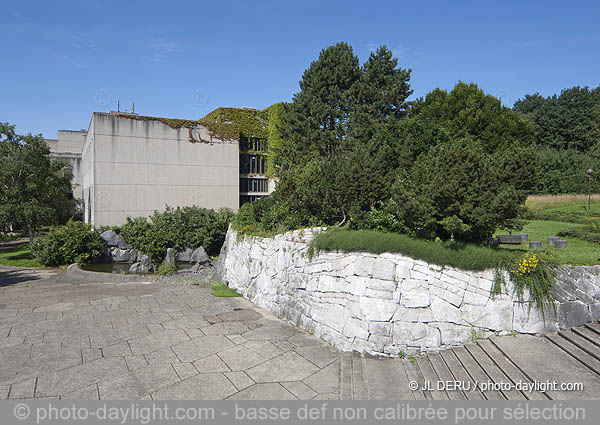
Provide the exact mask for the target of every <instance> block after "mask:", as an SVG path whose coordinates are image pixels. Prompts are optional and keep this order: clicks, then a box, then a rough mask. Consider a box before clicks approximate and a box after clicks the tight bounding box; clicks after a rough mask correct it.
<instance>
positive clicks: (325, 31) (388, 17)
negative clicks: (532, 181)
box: [0, 0, 600, 138]
mask: <svg viewBox="0 0 600 425" xmlns="http://www.w3.org/2000/svg"><path fill="white" fill-rule="evenodd" d="M11 3H12V4H9V3H7V2H4V1H3V2H2V5H1V6H2V7H1V9H0V10H2V18H3V19H2V25H0V47H1V50H0V52H1V57H2V60H1V62H0V121H8V122H10V123H11V124H16V125H17V130H18V132H20V133H28V132H31V133H34V134H37V133H42V134H43V135H44V136H45V137H49V138H54V137H56V130H57V129H82V128H83V129H87V126H88V124H89V119H90V116H91V113H92V112H93V111H108V110H114V109H116V102H117V99H120V101H121V106H122V108H130V105H131V102H132V101H135V105H136V112H138V113H140V114H144V115H155V116H165V117H176V118H188V119H196V118H200V117H202V116H204V115H206V114H207V113H208V112H210V111H211V110H213V109H214V108H216V107H218V106H236V107H237V106H250V107H256V108H264V107H266V106H268V105H270V104H272V103H275V102H278V101H282V100H283V101H288V100H290V99H291V98H292V95H293V94H294V93H295V92H297V91H298V81H299V80H300V79H301V77H302V73H303V71H304V70H305V69H306V68H307V67H308V66H309V65H310V63H311V61H313V60H315V59H316V58H317V57H318V54H319V51H320V50H321V49H322V48H324V47H327V46H328V45H330V44H334V43H336V42H338V41H346V42H348V43H349V44H351V45H352V46H353V48H354V52H355V54H357V55H358V57H359V58H360V60H361V62H363V61H364V60H366V58H367V57H368V55H369V52H370V49H373V48H375V47H376V46H378V45H381V44H385V45H387V46H388V47H389V48H390V49H392V51H393V52H394V53H395V54H396V56H397V57H398V59H399V64H400V65H401V66H402V67H404V68H411V69H412V70H413V74H412V79H411V84H412V87H413V89H414V91H415V94H414V96H424V95H425V94H426V93H427V92H429V91H430V90H432V89H434V88H436V87H441V88H444V89H451V88H452V87H453V86H454V84H455V83H456V82H457V81H459V80H462V81H467V82H475V83H477V84H479V85H480V87H481V88H483V89H484V90H485V91H486V92H488V93H491V94H494V95H496V96H498V97H500V98H502V100H503V102H504V103H505V104H507V105H509V106H512V104H513V103H514V102H515V101H516V100H517V99H519V98H520V97H522V96H523V95H524V94H526V93H534V92H540V93H541V94H543V95H549V94H552V93H555V92H560V90H561V89H563V88H565V87H571V86H574V85H580V86H584V85H588V86H593V87H595V86H597V85H598V84H600V48H599V46H600V26H599V25H598V22H600V6H599V5H598V3H597V2H594V1H589V2H579V1H571V2H565V1H560V2H558V1H557V2H552V1H514V2H511V1H497V2H489V1H439V2H438V1H422V2H416V1H414V2H400V1H378V2H365V1H363V2H357V1H356V2H355V1H326V0H320V1H312V0H304V1H294V2H284V1H279V2H276V1H262V0H254V1H227V0H219V1H210V2H208V1H189V2H185V1H169V2H161V3H159V2H156V4H152V3H151V2H141V1H140V2H138V1H119V2H113V1H96V0H86V1H53V2H49V1H44V2H31V1H27V0H22V1H19V2H16V1H15V2H11Z"/></svg>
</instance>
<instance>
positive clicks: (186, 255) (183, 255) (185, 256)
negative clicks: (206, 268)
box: [177, 248, 194, 263]
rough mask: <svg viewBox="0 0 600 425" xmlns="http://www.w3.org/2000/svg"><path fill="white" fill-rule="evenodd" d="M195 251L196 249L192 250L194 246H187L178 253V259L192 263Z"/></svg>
mask: <svg viewBox="0 0 600 425" xmlns="http://www.w3.org/2000/svg"><path fill="white" fill-rule="evenodd" d="M193 253H194V251H193V250H192V248H186V249H184V250H183V251H181V252H178V253H177V261H181V262H182V263H191V262H192V254H193Z"/></svg>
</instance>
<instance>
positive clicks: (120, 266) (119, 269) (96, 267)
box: [81, 262, 194, 274]
mask: <svg viewBox="0 0 600 425" xmlns="http://www.w3.org/2000/svg"><path fill="white" fill-rule="evenodd" d="M175 266H176V267H177V270H185V269H190V268H192V267H193V266H194V263H179V262H178V263H176V264H175ZM130 267H131V264H129V263H106V264H86V265H84V266H81V268H82V269H83V270H87V271H88V272H100V273H116V274H129V268H130Z"/></svg>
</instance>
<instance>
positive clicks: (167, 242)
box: [120, 206, 233, 263]
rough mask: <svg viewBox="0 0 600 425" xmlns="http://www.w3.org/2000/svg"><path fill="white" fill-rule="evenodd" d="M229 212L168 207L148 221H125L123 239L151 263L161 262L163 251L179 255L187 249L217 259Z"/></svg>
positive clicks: (155, 213)
mask: <svg viewBox="0 0 600 425" xmlns="http://www.w3.org/2000/svg"><path fill="white" fill-rule="evenodd" d="M232 216H233V212H232V211H231V210H230V209H228V208H222V209H220V210H218V211H214V210H211V209H206V208H200V207H197V206H191V207H183V208H180V207H177V208H171V207H168V206H167V208H166V210H165V211H164V212H158V211H155V212H154V214H152V216H150V220H148V219H146V218H145V217H136V218H130V217H128V218H127V222H126V223H125V224H124V225H123V226H121V229H120V233H121V236H123V238H124V239H125V240H126V241H127V242H129V243H130V244H131V245H133V246H134V247H135V248H136V249H138V250H140V251H141V252H143V253H144V254H146V255H148V256H150V258H152V261H154V262H155V263H159V262H161V261H162V260H163V258H164V256H165V254H166V252H167V248H174V249H175V250H176V251H181V250H183V249H185V248H187V247H189V248H198V247H200V246H202V247H204V249H205V250H206V252H207V253H208V254H209V255H217V254H219V251H220V250H221V246H222V245H223V242H224V240H225V235H226V234H227V228H228V226H229V222H230V221H231V218H232Z"/></svg>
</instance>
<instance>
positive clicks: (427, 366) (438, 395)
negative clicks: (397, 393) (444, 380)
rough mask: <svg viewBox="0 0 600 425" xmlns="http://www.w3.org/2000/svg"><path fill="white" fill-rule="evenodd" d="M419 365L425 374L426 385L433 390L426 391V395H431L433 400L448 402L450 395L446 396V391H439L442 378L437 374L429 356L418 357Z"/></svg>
mask: <svg viewBox="0 0 600 425" xmlns="http://www.w3.org/2000/svg"><path fill="white" fill-rule="evenodd" d="M417 365H418V366H419V370H420V371H421V373H422V374H423V379H424V382H425V384H427V385H430V386H431V390H426V391H425V394H426V395H427V394H428V393H429V395H430V396H431V399H432V400H448V399H449V398H448V394H446V391H439V390H438V389H437V382H438V381H439V380H440V378H439V376H438V375H437V373H436V372H435V369H434V368H433V366H432V364H431V361H430V360H429V356H419V357H417Z"/></svg>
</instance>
